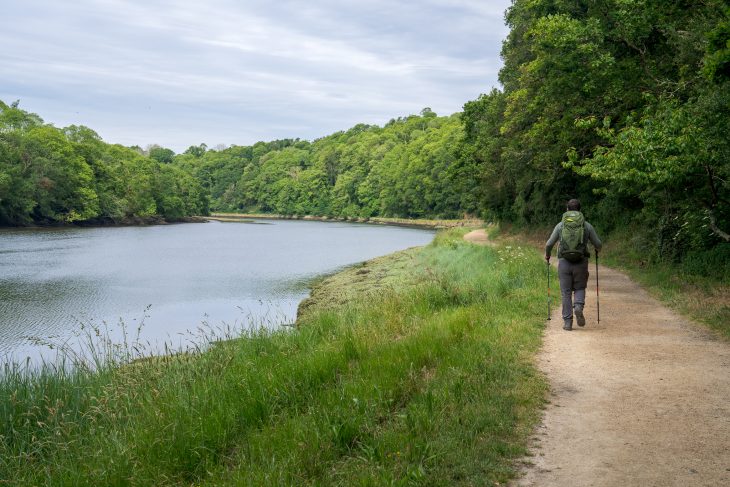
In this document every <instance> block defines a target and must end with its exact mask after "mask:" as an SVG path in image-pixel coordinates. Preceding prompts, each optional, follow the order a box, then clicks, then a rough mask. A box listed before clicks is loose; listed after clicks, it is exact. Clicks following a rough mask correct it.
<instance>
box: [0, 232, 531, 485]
mask: <svg viewBox="0 0 730 487" xmlns="http://www.w3.org/2000/svg"><path fill="white" fill-rule="evenodd" d="M462 233H463V232H459V231H451V232H449V233H448V234H441V235H439V236H437V238H436V239H435V241H434V243H433V244H431V245H429V246H428V247H426V248H424V249H423V250H421V251H419V252H412V253H410V254H409V253H402V254H399V255H400V256H401V257H402V258H403V259H406V261H405V262H407V264H403V262H400V264H399V265H400V267H397V266H396V267H397V268H398V269H399V270H397V271H395V272H393V274H392V275H393V276H394V278H393V279H392V280H390V281H389V283H387V284H386V285H384V286H381V287H380V288H376V287H374V286H373V287H368V289H367V290H365V291H364V292H362V293H354V295H352V296H350V297H348V299H345V300H343V301H339V302H337V303H333V302H332V301H329V300H326V299H325V300H322V301H320V302H319V303H315V304H313V305H312V306H310V308H309V309H308V310H307V312H306V313H304V314H303V316H302V318H301V320H300V323H299V325H300V326H299V327H298V328H297V329H296V330H293V331H289V332H275V333H272V332H265V331H261V332H258V333H251V334H249V335H247V336H246V337H243V338H242V339H239V340H231V341H227V342H221V343H218V344H217V345H215V346H213V347H211V348H210V349H209V350H207V351H206V352H202V353H199V354H194V355H185V356H176V357H165V358H162V359H159V360H149V361H140V362H137V363H135V365H133V366H129V365H126V366H125V365H119V364H115V363H109V364H108V365H105V366H103V367H101V369H100V370H97V371H96V372H89V371H84V370H83V369H77V371H76V372H73V373H63V372H60V371H53V370H46V371H41V372H37V373H34V374H29V373H28V372H23V371H21V370H18V369H13V368H6V370H5V374H4V375H3V377H2V380H1V381H0V397H1V398H2V402H1V403H0V435H1V436H0V440H1V441H2V442H1V443H0V462H1V463H0V484H2V483H5V484H8V485H74V486H78V485H262V486H263V485H265V486H269V485H346V486H351V485H363V486H366V485H372V486H382V485H497V484H502V483H503V482H505V481H506V480H508V479H509V478H511V477H512V476H513V475H514V472H513V468H512V461H513V459H514V458H515V457H517V456H520V455H522V454H523V453H524V452H525V448H524V445H525V439H526V437H527V435H528V434H529V432H530V431H531V428H532V425H533V424H534V422H535V421H536V420H537V417H538V415H539V408H540V406H541V404H542V401H543V399H542V398H543V397H544V393H545V390H546V384H545V382H544V380H543V378H542V377H541V376H540V375H539V374H538V373H537V372H536V369H535V367H534V365H533V362H532V359H533V355H534V352H535V351H536V349H537V347H538V346H539V342H540V336H541V332H542V328H543V307H544V299H543V298H544V297H543V293H542V291H543V287H544V286H543V282H542V277H543V274H542V270H543V268H542V264H541V261H540V258H539V255H538V254H537V253H536V252H525V254H524V255H521V254H520V253H515V252H509V253H507V252H503V251H501V250H500V249H499V248H487V247H478V246H474V245H470V244H467V243H465V242H463V241H462V240H461V235H462ZM394 258H395V259H396V261H398V260H399V257H398V256H396V257H394ZM394 265H395V264H394V262H393V261H389V260H387V259H386V260H385V261H380V262H376V263H374V264H372V265H371V267H370V272H368V273H365V274H361V275H368V276H370V277H372V282H373V283H376V282H377V281H378V280H379V279H378V278H377V275H378V274H377V273H378V272H381V271H382V272H386V269H392V268H393V267H394ZM396 276H397V278H395V277H396ZM404 284H407V285H404ZM322 286H325V287H326V286H327V284H326V283H323V284H322ZM339 288H340V284H339V283H335V284H332V283H330V285H329V289H330V291H332V290H334V289H339ZM322 293H323V294H322V295H323V296H324V295H325V294H327V291H326V290H323V291H322Z"/></svg>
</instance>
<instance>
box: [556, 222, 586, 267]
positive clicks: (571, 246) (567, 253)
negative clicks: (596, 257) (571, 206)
mask: <svg viewBox="0 0 730 487" xmlns="http://www.w3.org/2000/svg"><path fill="white" fill-rule="evenodd" d="M585 222H586V220H585V218H583V213H581V212H580V211H566V212H565V213H563V229H562V230H561V231H560V256H561V257H562V258H563V259H565V260H568V261H570V262H580V261H581V260H583V258H584V257H585V256H586V254H587V253H588V252H587V250H588V248H587V245H586V238H585V237H586V235H585V233H586V232H585Z"/></svg>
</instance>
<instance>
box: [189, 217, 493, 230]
mask: <svg viewBox="0 0 730 487" xmlns="http://www.w3.org/2000/svg"><path fill="white" fill-rule="evenodd" d="M204 218H206V219H208V220H217V221H223V222H244V223H250V220H305V221H322V222H328V221H336V222H350V223H369V224H372V225H394V226H401V227H414V228H431V229H436V230H441V229H446V228H461V227H479V226H482V225H483V224H484V222H483V221H482V220H479V219H477V218H466V219H461V220H430V219H409V218H381V217H372V218H361V217H329V216H314V215H276V214H269V213H211V215H210V216H207V217H204Z"/></svg>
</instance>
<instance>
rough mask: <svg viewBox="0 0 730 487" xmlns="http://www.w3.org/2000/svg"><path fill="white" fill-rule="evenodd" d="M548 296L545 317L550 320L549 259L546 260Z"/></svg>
mask: <svg viewBox="0 0 730 487" xmlns="http://www.w3.org/2000/svg"><path fill="white" fill-rule="evenodd" d="M547 278H548V298H547V319H548V321H549V320H550V261H547Z"/></svg>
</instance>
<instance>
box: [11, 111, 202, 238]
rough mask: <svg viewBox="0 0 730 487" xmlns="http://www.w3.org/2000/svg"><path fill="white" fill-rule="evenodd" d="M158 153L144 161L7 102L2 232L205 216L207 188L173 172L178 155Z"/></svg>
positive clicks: (84, 132) (75, 128)
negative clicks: (16, 228)
mask: <svg viewBox="0 0 730 487" xmlns="http://www.w3.org/2000/svg"><path fill="white" fill-rule="evenodd" d="M157 149H159V150H158V152H157V155H156V158H148V157H144V156H143V155H141V154H140V152H138V151H136V150H134V149H128V148H124V147H122V146H119V145H109V144H106V143H104V142H103V141H102V140H101V138H100V137H99V135H98V134H96V132H94V131H93V130H91V129H89V128H87V127H82V126H76V125H72V126H70V127H66V128H63V129H57V128H55V127H53V126H51V125H46V124H44V123H43V120H42V119H41V118H40V117H38V116H37V115H35V114H32V113H27V112H25V111H23V110H21V109H20V108H18V104H17V102H16V103H13V104H11V105H7V104H5V103H2V102H0V225H27V224H31V223H72V222H76V221H99V220H106V219H111V220H113V221H125V220H128V219H135V218H140V217H141V218H146V217H152V216H163V217H165V218H167V219H170V220H175V219H179V218H182V217H184V216H188V215H197V214H206V213H207V211H208V203H207V200H208V199H207V195H206V193H205V192H204V190H203V189H202V187H201V185H200V183H199V182H198V181H197V180H196V179H195V178H193V177H191V176H190V175H189V174H187V173H186V172H184V171H182V170H180V169H179V168H177V167H171V166H170V165H169V164H167V163H168V162H170V161H171V160H172V159H171V157H172V151H170V150H169V149H162V148H153V150H152V151H153V152H154V151H155V150H157ZM167 159H169V160H167ZM161 162H164V163H165V164H161Z"/></svg>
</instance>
